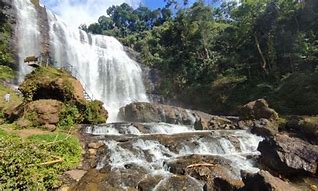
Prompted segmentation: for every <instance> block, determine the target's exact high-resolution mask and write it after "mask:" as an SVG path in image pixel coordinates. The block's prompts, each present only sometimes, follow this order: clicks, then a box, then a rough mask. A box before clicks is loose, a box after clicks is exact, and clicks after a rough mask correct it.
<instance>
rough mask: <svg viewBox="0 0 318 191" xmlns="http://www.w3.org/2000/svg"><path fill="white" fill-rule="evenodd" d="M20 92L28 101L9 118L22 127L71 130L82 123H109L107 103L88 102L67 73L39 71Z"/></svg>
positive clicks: (13, 111)
mask: <svg viewBox="0 0 318 191" xmlns="http://www.w3.org/2000/svg"><path fill="white" fill-rule="evenodd" d="M19 90H20V91H21V92H22V94H23V96H24V102H23V103H22V104H21V105H19V106H18V107H16V108H14V109H11V110H8V111H7V112H6V113H5V116H6V118H7V119H8V120H9V121H11V122H14V121H16V122H17V123H18V124H19V126H20V127H29V126H31V127H37V126H41V127H47V128H49V129H50V130H51V129H54V128H52V127H53V125H54V126H57V127H63V128H65V127H66V128H69V127H70V126H74V125H75V124H80V123H85V124H99V123H105V122H106V120H107V117H108V113H107V111H106V110H105V109H104V107H103V103H102V102H101V101H97V100H96V101H88V100H86V99H85V98H84V89H83V87H82V85H81V83H80V82H79V81H78V80H77V79H76V78H74V77H73V76H72V75H71V74H70V73H69V72H67V71H65V70H61V69H56V68H52V67H40V68H37V69H36V70H34V71H33V72H32V73H30V74H28V75H27V76H26V79H25V81H24V82H23V83H22V84H21V86H20V87H19ZM53 110H54V112H53Z"/></svg>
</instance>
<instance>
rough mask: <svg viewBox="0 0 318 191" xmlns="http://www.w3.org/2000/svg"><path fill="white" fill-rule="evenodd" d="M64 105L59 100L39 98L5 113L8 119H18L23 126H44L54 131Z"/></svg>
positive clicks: (18, 123) (17, 121) (17, 122)
mask: <svg viewBox="0 0 318 191" xmlns="http://www.w3.org/2000/svg"><path fill="white" fill-rule="evenodd" d="M63 106H64V104H63V103H62V102H60V101H57V100H37V101H32V102H29V103H23V104H21V105H19V106H18V107H17V108H14V109H13V110H8V111H6V113H5V115H6V117H7V119H11V120H12V121H16V124H17V125H18V126H19V127H21V128H27V127H40V126H42V127H45V128H46V129H48V130H51V131H54V130H55V129H56V125H57V124H58V122H59V121H60V112H61V110H62V108H63Z"/></svg>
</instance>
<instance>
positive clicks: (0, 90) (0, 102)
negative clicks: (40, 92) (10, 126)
mask: <svg viewBox="0 0 318 191" xmlns="http://www.w3.org/2000/svg"><path fill="white" fill-rule="evenodd" d="M7 93H9V94H10V95H11V97H10V101H9V102H6V101H5V100H4V96H5V94H7ZM21 103H22V97H21V96H19V95H18V94H17V93H16V92H14V91H13V90H12V89H10V88H8V87H5V86H4V85H3V84H1V83H0V113H1V114H0V118H1V117H2V115H3V112H4V110H6V109H10V108H14V107H16V106H18V105H20V104H21Z"/></svg>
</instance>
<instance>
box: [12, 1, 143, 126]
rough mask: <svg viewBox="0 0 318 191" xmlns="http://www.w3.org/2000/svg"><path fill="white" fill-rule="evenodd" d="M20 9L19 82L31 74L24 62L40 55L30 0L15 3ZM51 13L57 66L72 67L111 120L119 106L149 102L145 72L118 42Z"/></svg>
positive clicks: (51, 31) (50, 18) (35, 15)
mask: <svg viewBox="0 0 318 191" xmlns="http://www.w3.org/2000/svg"><path fill="white" fill-rule="evenodd" d="M15 4H16V7H17V10H18V18H19V24H18V30H17V31H18V33H19V35H18V38H19V39H18V40H19V60H20V76H21V77H20V80H21V79H23V77H24V76H25V74H26V73H28V72H30V69H28V68H27V67H26V66H25V64H24V63H23V60H24V58H25V57H27V56H31V55H36V56H37V55H39V54H40V35H39V30H38V26H37V25H36V23H38V21H37V13H36V10H35V8H34V6H33V4H32V3H31V2H30V1H29V0H15ZM47 12H48V18H49V19H48V23H49V25H50V34H49V36H50V52H51V53H52V55H51V60H52V61H53V65H54V66H55V67H69V66H71V71H72V73H73V75H74V76H75V77H77V79H78V80H80V81H81V82H82V84H83V86H84V88H85V90H86V91H87V93H88V94H89V96H90V98H92V99H98V100H101V101H103V102H104V104H105V107H106V109H107V110H108V112H109V120H108V121H116V117H117V113H118V110H119V108H120V107H122V106H125V105H126V104H129V103H131V102H133V101H148V100H147V96H146V92H145V87H144V85H143V81H142V77H141V75H142V71H141V69H140V67H139V65H138V63H136V62H135V61H133V60H132V59H130V58H129V56H128V55H127V54H126V52H125V51H124V48H123V46H122V45H121V44H120V42H119V41H118V40H116V39H115V38H113V37H109V36H102V35H92V34H87V33H86V32H84V31H82V30H79V29H77V28H72V27H69V26H67V25H66V24H65V23H64V22H63V21H62V20H61V19H59V18H58V17H57V16H56V15H54V14H53V13H51V12H50V11H49V10H48V11H47Z"/></svg>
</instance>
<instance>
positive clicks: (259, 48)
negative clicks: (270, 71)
mask: <svg viewBox="0 0 318 191" xmlns="http://www.w3.org/2000/svg"><path fill="white" fill-rule="evenodd" d="M254 38H255V43H256V47H257V50H258V53H259V54H260V55H261V58H262V61H263V64H262V65H261V67H262V69H263V70H264V72H265V73H266V74H267V70H266V65H267V63H266V59H265V57H264V54H263V52H262V49H261V46H260V44H259V41H258V38H257V35H256V33H254Z"/></svg>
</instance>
